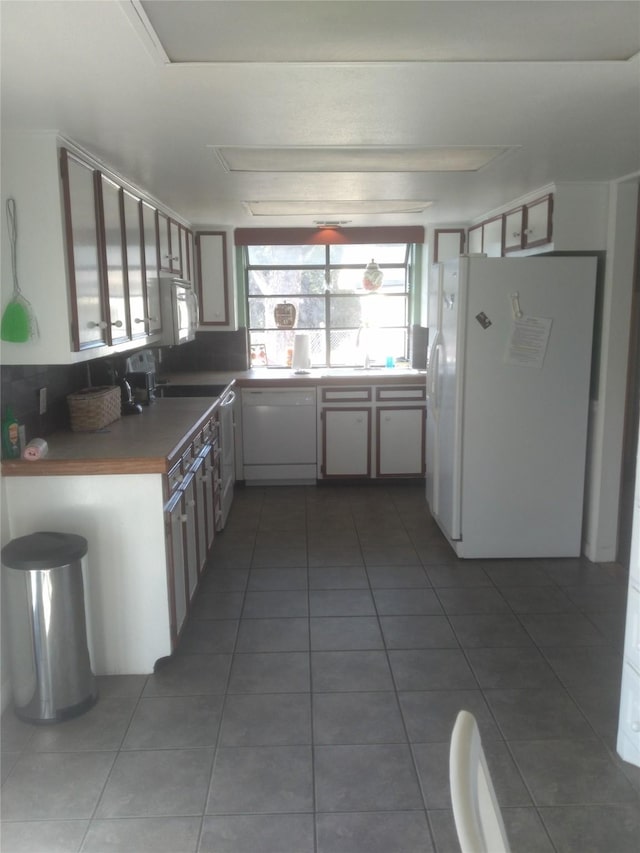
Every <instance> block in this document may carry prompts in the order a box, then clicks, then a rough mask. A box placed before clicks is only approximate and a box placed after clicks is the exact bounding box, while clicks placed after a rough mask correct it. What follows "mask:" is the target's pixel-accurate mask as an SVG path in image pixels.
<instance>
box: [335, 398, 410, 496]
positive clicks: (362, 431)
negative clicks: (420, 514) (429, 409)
mask: <svg viewBox="0 0 640 853" xmlns="http://www.w3.org/2000/svg"><path fill="white" fill-rule="evenodd" d="M425 396H426V388H425V386H424V385H423V384H422V383H421V384H419V385H416V384H414V385H409V384H407V385H400V384H398V385H396V384H393V385H377V386H376V385H367V386H348V385H344V386H343V385H334V386H326V387H321V388H320V389H319V396H318V416H319V424H320V427H319V444H318V478H319V479H326V478H330V477H366V478H377V477H419V478H422V477H424V475H425V428H426V414H425V413H426V409H425Z"/></svg>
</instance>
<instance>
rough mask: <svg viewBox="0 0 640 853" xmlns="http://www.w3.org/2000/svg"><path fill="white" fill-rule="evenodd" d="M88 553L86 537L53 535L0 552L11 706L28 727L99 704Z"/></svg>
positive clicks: (32, 538)
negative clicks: (87, 597)
mask: <svg viewBox="0 0 640 853" xmlns="http://www.w3.org/2000/svg"><path fill="white" fill-rule="evenodd" d="M87 551H88V546H87V540H86V539H84V538H83V537H82V536H76V535H75V534H73V533H49V532H41V533H32V534H30V535H29V536H21V537H19V538H17V539H13V540H12V541H11V542H9V543H8V544H7V545H5V547H4V548H3V549H2V568H3V573H4V576H5V577H4V581H5V594H6V596H7V602H6V603H7V604H8V607H7V609H6V611H5V612H6V614H7V620H8V625H9V632H8V638H7V644H8V646H9V664H10V670H11V687H12V693H13V702H14V707H15V711H16V713H17V715H18V716H19V717H20V718H21V719H23V720H26V721H28V722H32V723H53V722H60V721H62V720H67V719H69V718H70V717H75V716H77V715H78V714H82V713H83V712H84V711H87V710H88V709H89V708H91V707H92V706H93V705H94V704H95V702H96V700H97V697H98V691H97V685H96V679H95V676H94V675H93V673H92V671H91V662H90V660H89V650H88V647H87V629H86V617H85V609H84V583H83V578H82V559H83V557H85V555H86V554H87Z"/></svg>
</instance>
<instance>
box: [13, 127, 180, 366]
mask: <svg viewBox="0 0 640 853" xmlns="http://www.w3.org/2000/svg"><path fill="white" fill-rule="evenodd" d="M0 157H1V169H2V204H5V202H6V199H7V198H13V199H15V202H16V211H17V221H18V240H17V266H18V272H19V276H20V285H21V288H22V290H23V292H24V294H25V296H26V298H27V299H28V300H29V302H30V303H31V305H32V308H33V313H34V315H35V317H36V319H37V334H34V336H33V337H32V338H30V339H29V340H28V341H26V342H24V343H10V342H4V341H3V343H2V361H3V364H6V365H9V364H28V365H33V364H70V363H73V362H82V361H87V360H88V359H93V358H99V357H102V356H106V355H112V354H114V353H120V352H126V351H128V350H130V349H132V348H133V347H141V346H146V345H152V344H154V343H157V342H158V341H159V335H158V333H159V331H160V329H161V326H160V322H161V313H160V301H159V285H158V278H159V263H158V228H157V223H156V211H157V210H158V207H159V205H158V204H157V203H156V202H155V201H154V200H153V199H152V198H150V197H149V196H148V195H147V194H146V193H143V192H142V191H139V190H138V189H137V188H136V187H135V186H133V185H132V184H131V183H129V182H128V181H127V180H126V179H125V178H121V177H120V176H118V175H117V174H116V173H115V172H112V171H111V170H110V169H108V168H107V167H105V166H103V165H102V164H101V163H99V162H98V161H97V160H96V159H95V158H93V157H91V155H89V154H87V153H85V152H83V151H81V150H80V149H79V148H78V147H77V146H75V145H74V144H73V143H68V142H66V141H65V140H62V139H61V138H60V137H59V136H58V135H57V134H56V133H55V132H51V133H50V132H27V131H6V130H3V133H2V146H1V147H0ZM163 216H164V217H165V221H167V220H168V219H169V218H171V217H170V216H169V215H168V214H167V213H166V211H163ZM175 222H176V229H177V230H176V233H177V235H178V236H177V240H178V245H180V241H181V239H182V235H181V229H184V230H185V231H186V232H187V235H186V236H187V245H188V228H186V226H184V225H182V224H181V223H178V222H177V219H176V220H175ZM0 236H1V252H0V264H1V266H2V275H1V277H0V287H1V289H2V304H3V305H4V304H6V302H7V300H8V299H9V298H10V295H11V284H12V274H11V252H10V249H9V239H8V233H7V229H6V228H2V229H0ZM179 254H180V256H182V255H183V254H184V253H183V252H179Z"/></svg>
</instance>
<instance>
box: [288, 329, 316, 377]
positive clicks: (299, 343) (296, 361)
mask: <svg viewBox="0 0 640 853" xmlns="http://www.w3.org/2000/svg"><path fill="white" fill-rule="evenodd" d="M291 366H292V367H293V368H294V369H301V368H302V369H306V368H307V367H310V366H311V356H310V355H309V335H304V334H300V333H298V334H296V336H295V337H294V339H293V359H292V362H291Z"/></svg>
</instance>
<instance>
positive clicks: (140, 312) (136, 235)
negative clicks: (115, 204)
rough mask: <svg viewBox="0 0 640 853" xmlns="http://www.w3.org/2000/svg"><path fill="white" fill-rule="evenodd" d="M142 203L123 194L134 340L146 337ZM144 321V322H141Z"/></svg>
mask: <svg viewBox="0 0 640 853" xmlns="http://www.w3.org/2000/svg"><path fill="white" fill-rule="evenodd" d="M141 205H142V203H141V201H140V199H139V198H137V197H136V196H134V195H132V194H131V193H130V192H127V191H126V190H125V191H124V193H123V211H122V212H123V217H124V245H125V251H126V262H125V267H126V270H127V290H128V296H129V323H130V329H131V337H132V338H140V337H144V336H145V335H146V323H145V322H144V317H145V298H144V280H143V275H142V269H143V267H142V251H143V242H142V228H141V226H142V219H141V216H142V212H141ZM140 320H142V322H140Z"/></svg>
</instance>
